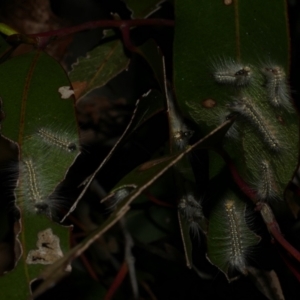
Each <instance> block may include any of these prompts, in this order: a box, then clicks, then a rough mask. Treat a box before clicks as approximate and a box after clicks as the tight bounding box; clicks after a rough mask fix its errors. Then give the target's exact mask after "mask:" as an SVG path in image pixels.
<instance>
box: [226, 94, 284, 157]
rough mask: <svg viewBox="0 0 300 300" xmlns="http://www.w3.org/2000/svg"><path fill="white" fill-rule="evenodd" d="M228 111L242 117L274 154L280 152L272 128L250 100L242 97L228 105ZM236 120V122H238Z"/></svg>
mask: <svg viewBox="0 0 300 300" xmlns="http://www.w3.org/2000/svg"><path fill="white" fill-rule="evenodd" d="M228 107H229V109H230V110H231V111H233V112H236V113H238V114H239V116H240V117H244V118H245V119H247V121H248V122H249V123H250V124H251V125H253V126H254V127H255V128H256V129H257V131H258V132H259V134H260V136H261V138H262V140H263V142H264V143H265V144H266V145H267V146H268V147H269V148H270V150H273V151H275V152H278V151H279V150H280V146H281V145H280V144H279V142H278V140H277V138H276V136H275V134H274V128H273V127H272V126H271V125H270V124H269V123H268V122H267V120H266V118H264V116H263V115H262V113H261V112H260V111H259V109H258V108H256V107H255V106H254V104H253V103H252V101H251V99H250V98H247V97H242V98H241V99H240V100H236V101H234V102H232V103H231V104H229V105H228ZM240 120H241V118H240V119H238V121H240Z"/></svg>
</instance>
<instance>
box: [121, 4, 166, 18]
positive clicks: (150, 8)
mask: <svg viewBox="0 0 300 300" xmlns="http://www.w3.org/2000/svg"><path fill="white" fill-rule="evenodd" d="M123 1H124V2H125V3H126V5H127V6H128V8H129V9H130V10H131V12H132V14H131V18H132V19H138V18H147V17H148V16H149V15H151V14H152V13H154V12H155V11H157V10H158V9H159V8H160V6H159V4H160V3H162V2H164V0H144V1H139V0H123Z"/></svg>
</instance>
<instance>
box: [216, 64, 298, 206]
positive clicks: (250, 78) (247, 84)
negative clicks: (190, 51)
mask: <svg viewBox="0 0 300 300" xmlns="http://www.w3.org/2000/svg"><path fill="white" fill-rule="evenodd" d="M258 77H259V78H263V79H264V82H263V84H261V86H262V89H263V91H264V93H265V94H264V95H263V96H262V99H263V101H266V102H267V104H268V105H270V106H271V107H273V108H274V109H276V110H278V111H287V112H290V111H291V110H292V109H293V105H292V102H291V99H290V92H289V87H288V84H287V80H286V75H285V72H284V70H283V68H282V67H280V66H278V65H272V64H262V66H261V67H260V68H256V67H251V66H250V65H247V64H245V65H243V64H241V63H237V62H235V61H234V60H223V61H221V62H219V63H215V64H214V66H213V78H214V81H215V82H216V83H218V84H220V85H225V86H228V87H230V86H231V87H234V88H235V90H236V94H237V96H236V97H235V98H233V100H232V101H230V102H229V103H227V105H226V110H227V116H232V115H235V116H236V121H235V124H234V125H233V126H232V128H231V129H229V131H228V132H227V135H226V136H227V137H237V132H238V130H237V128H239V126H240V125H241V124H245V122H246V123H247V124H248V125H249V126H250V127H251V128H252V129H253V130H252V131H253V132H255V133H256V135H257V136H258V138H259V140H260V141H261V143H262V144H263V145H264V147H265V148H266V149H267V150H268V151H269V153H270V155H278V154H280V153H282V151H283V150H284V149H285V143H284V141H282V140H281V137H280V135H279V133H278V131H277V130H276V126H274V123H272V121H269V120H268V116H267V115H266V114H265V112H264V111H263V110H262V109H261V108H260V107H258V105H256V104H255V101H254V100H255V99H252V97H251V96H249V93H247V91H248V88H251V87H252V86H253V87H254V89H255V85H256V84H257V78H258ZM257 159H259V156H257ZM258 165H260V166H261V168H260V171H259V173H260V175H259V177H258V178H257V180H256V181H257V182H255V183H253V182H252V184H253V186H254V189H255V191H256V193H257V200H258V201H270V200H273V199H275V198H278V195H276V192H277V187H276V179H275V176H274V175H273V174H274V172H273V170H272V164H271V163H270V161H268V159H266V158H262V159H261V161H259V162H258Z"/></svg>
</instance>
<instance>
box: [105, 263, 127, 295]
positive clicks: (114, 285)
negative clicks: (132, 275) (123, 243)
mask: <svg viewBox="0 0 300 300" xmlns="http://www.w3.org/2000/svg"><path fill="white" fill-rule="evenodd" d="M127 273H128V265H127V263H126V261H124V262H123V264H122V266H121V268H120V270H119V272H118V274H117V276H116V277H115V279H114V281H113V283H112V284H111V286H110V287H109V289H108V291H107V293H106V295H105V297H104V300H110V299H112V297H113V296H114V294H115V293H116V291H117V289H118V288H119V286H120V285H121V284H122V282H123V281H124V278H125V276H126V274H127Z"/></svg>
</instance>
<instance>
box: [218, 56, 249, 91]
mask: <svg viewBox="0 0 300 300" xmlns="http://www.w3.org/2000/svg"><path fill="white" fill-rule="evenodd" d="M213 77H214V80H215V81H216V82H217V83H219V84H224V85H232V86H236V87H243V86H247V85H249V84H250V82H251V79H252V70H251V68H250V67H249V66H247V65H242V64H240V63H237V62H235V61H234V60H225V59H224V60H221V61H219V62H216V63H214V64H213Z"/></svg>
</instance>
